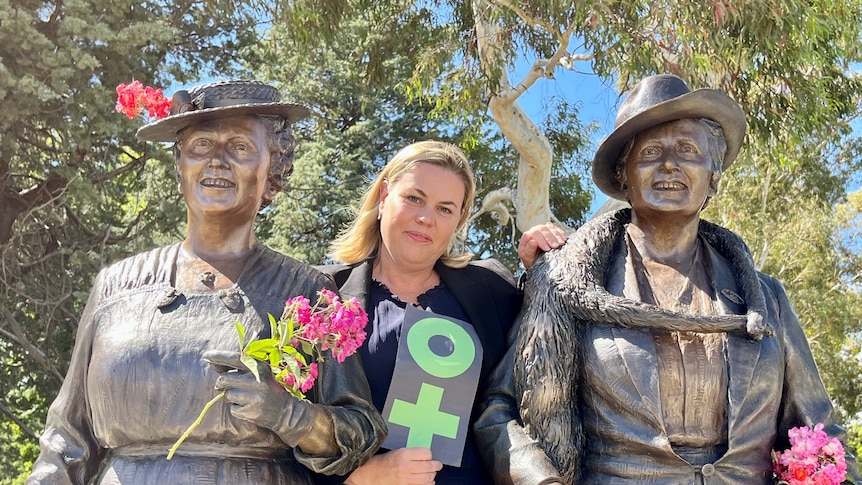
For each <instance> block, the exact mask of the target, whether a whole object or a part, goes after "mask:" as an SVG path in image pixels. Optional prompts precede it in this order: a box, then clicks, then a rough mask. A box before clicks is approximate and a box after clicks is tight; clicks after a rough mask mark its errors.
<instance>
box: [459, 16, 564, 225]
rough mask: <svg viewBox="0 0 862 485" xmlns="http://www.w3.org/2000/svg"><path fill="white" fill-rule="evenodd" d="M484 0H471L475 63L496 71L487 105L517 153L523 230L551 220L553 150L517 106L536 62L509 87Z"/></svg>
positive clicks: (496, 29) (517, 218) (518, 222)
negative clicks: (522, 79)
mask: <svg viewBox="0 0 862 485" xmlns="http://www.w3.org/2000/svg"><path fill="white" fill-rule="evenodd" d="M491 8H492V7H491V5H490V3H489V2H488V1H487V0H473V17H474V18H475V21H476V37H477V41H478V46H479V62H480V64H481V66H482V71H483V72H486V73H490V72H495V71H496V70H499V71H500V79H499V88H498V91H497V92H496V93H490V101H489V102H488V107H489V108H490V110H491V115H492V116H493V118H494V121H495V122H496V123H497V125H498V126H499V127H500V131H501V132H502V133H503V136H505V137H506V139H507V140H509V142H510V143H511V144H512V146H513V147H514V148H515V150H517V152H518V154H519V155H520V161H519V163H518V187H517V189H516V190H515V191H514V200H512V203H513V204H514V206H515V212H516V214H515V221H516V225H517V227H518V229H520V230H521V231H525V230H527V229H529V228H530V227H532V226H534V225H536V224H544V223H546V222H550V221H551V220H553V219H555V218H554V217H553V214H551V209H550V195H549V194H550V184H551V164H552V163H553V161H554V156H553V155H554V152H553V149H552V147H551V142H550V141H549V140H548V138H547V137H546V136H545V135H544V134H543V133H542V131H541V130H539V128H538V126H536V124H535V123H533V121H532V120H530V118H528V117H527V115H526V114H525V113H524V110H522V109H521V107H520V106H519V105H518V102H517V98H518V96H520V94H521V93H523V92H524V91H525V90H526V89H527V88H528V87H529V85H530V84H532V83H533V82H535V80H536V79H538V78H539V77H542V76H543V75H544V73H543V69H542V67H541V66H540V65H539V64H538V63H537V65H535V66H534V67H533V70H534V71H537V72H531V73H530V74H528V76H527V79H525V82H523V83H521V84H519V88H520V89H518V90H515V89H512V86H511V85H510V84H509V77H508V75H507V74H506V68H505V64H506V63H505V62H504V60H503V59H502V58H501V53H500V50H499V48H498V47H497V45H498V43H497V38H498V36H499V35H500V29H499V26H498V25H497V24H496V23H494V22H493V21H490V20H489V19H488V18H487V13H488V12H489V10H490V9H491Z"/></svg>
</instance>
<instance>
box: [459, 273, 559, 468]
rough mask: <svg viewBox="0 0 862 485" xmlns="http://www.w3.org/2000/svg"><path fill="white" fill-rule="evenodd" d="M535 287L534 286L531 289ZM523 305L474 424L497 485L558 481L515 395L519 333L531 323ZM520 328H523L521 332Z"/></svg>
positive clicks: (483, 396) (526, 308)
mask: <svg viewBox="0 0 862 485" xmlns="http://www.w3.org/2000/svg"><path fill="white" fill-rule="evenodd" d="M531 288H535V286H531ZM536 308H537V307H535V306H534V307H532V309H531V308H530V307H529V306H528V305H526V304H525V305H524V307H523V308H522V309H521V313H520V314H519V315H518V318H517V319H516V321H515V325H513V327H512V329H511V330H510V332H509V336H508V351H507V352H506V354H505V355H504V356H503V359H502V360H501V361H500V363H499V364H497V367H496V368H495V369H494V371H493V372H492V373H491V375H490V376H489V377H488V382H487V385H486V388H485V390H484V392H483V393H482V395H481V396H480V399H481V400H480V402H479V409H478V411H479V417H478V419H477V420H476V422H475V423H474V424H473V432H474V436H475V438H476V445H477V448H478V449H479V453H480V454H481V455H482V459H483V460H484V462H485V465H486V467H487V468H488V469H489V470H490V471H491V473H492V476H493V478H494V483H496V484H498V485H499V484H505V485H508V484H514V485H537V484H549V483H556V482H561V481H562V480H561V478H560V474H559V472H558V471H557V470H556V468H555V467H554V465H553V464H552V463H551V460H550V459H549V458H548V457H547V455H546V454H545V452H544V451H543V449H542V447H541V446H540V445H539V443H538V442H537V441H536V440H534V439H533V438H531V437H530V436H529V435H528V434H527V432H526V430H525V429H524V427H523V423H522V421H521V419H520V415H519V412H518V399H517V398H516V393H515V382H514V361H515V352H516V348H517V340H518V333H519V331H524V330H528V327H529V326H530V325H532V324H533V323H534V321H533V320H532V319H531V318H530V316H531V314H532V313H531V311H533V312H535V311H536ZM522 327H524V329H523V330H522Z"/></svg>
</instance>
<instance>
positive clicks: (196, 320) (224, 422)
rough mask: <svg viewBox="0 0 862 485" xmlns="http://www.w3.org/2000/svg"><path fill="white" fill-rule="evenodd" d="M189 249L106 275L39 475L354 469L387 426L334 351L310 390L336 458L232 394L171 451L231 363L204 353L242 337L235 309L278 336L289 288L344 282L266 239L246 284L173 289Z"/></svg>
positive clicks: (278, 473)
mask: <svg viewBox="0 0 862 485" xmlns="http://www.w3.org/2000/svg"><path fill="white" fill-rule="evenodd" d="M179 257H181V256H180V245H179V244H176V245H173V246H168V247H164V248H158V249H155V250H152V251H149V252H146V253H143V254H139V255H137V256H133V257H131V258H128V259H126V260H124V261H121V262H119V263H116V264H114V265H112V266H110V267H108V268H107V269H105V270H103V271H102V272H100V273H99V275H98V277H97V278H96V281H95V284H94V286H93V290H92V292H91V294H90V299H89V301H88V303H87V306H86V308H85V309H84V312H83V315H82V317H81V321H80V324H79V329H78V335H77V340H76V345H75V350H74V354H73V356H72V362H71V364H70V367H69V370H68V373H67V376H66V379H65V381H64V383H63V386H62V388H61V390H60V393H59V395H58V396H57V398H56V400H55V401H54V402H53V404H52V405H51V407H50V410H49V412H48V419H47V424H46V429H45V432H44V433H43V435H42V438H41V440H40V442H41V454H40V456H39V459H38V460H37V461H36V463H35V465H34V467H33V472H32V475H31V476H30V478H29V479H28V483H74V484H85V483H91V482H92V481H94V480H95V483H98V484H118V483H123V484H145V483H146V484H165V485H167V484H179V483H189V484H192V483H198V484H288V483H290V484H306V483H311V471H310V470H309V469H312V470H315V471H318V472H323V473H347V472H349V471H351V470H353V469H354V468H355V467H357V466H358V465H359V464H360V463H361V462H363V461H364V460H365V459H366V458H367V457H368V456H370V454H371V453H373V452H374V451H375V450H376V449H377V447H378V446H379V443H380V440H381V439H382V435H383V433H384V431H383V430H384V425H383V423H382V420H381V418H380V417H379V415H378V414H377V412H376V411H375V410H374V408H373V406H371V405H370V403H369V401H370V397H369V391H368V385H367V383H366V381H365V379H364V375H363V372H362V369H361V366H360V363H359V360H358V358H356V357H351V358H348V359H347V361H345V362H344V364H340V365H339V364H337V363H336V362H335V361H334V359H330V358H327V360H326V362H324V363H321V364H320V374H319V378H318V381H317V382H316V383H315V386H314V388H313V389H312V390H311V391H310V392H309V393H308V397H307V398H308V399H309V400H311V401H312V402H316V403H321V404H327V405H331V407H330V411H331V415H332V416H333V420H334V424H335V439H336V442H337V444H338V447H339V449H340V453H339V454H338V455H337V456H321V457H317V456H307V455H305V454H303V453H302V452H301V451H300V450H299V449H291V448H290V447H289V446H288V445H286V444H285V443H284V442H282V441H281V440H280V439H279V438H278V436H277V435H276V434H274V433H273V432H272V431H270V430H268V429H265V428H261V427H258V426H256V425H255V424H253V423H251V422H248V421H244V420H241V419H237V418H234V417H233V416H231V415H230V412H229V409H228V405H227V404H225V401H221V402H218V403H217V404H216V405H215V406H213V407H212V408H211V409H210V410H209V412H208V413H207V415H206V417H205V418H204V420H203V422H202V423H201V424H200V426H198V427H197V429H196V430H195V431H194V432H193V433H192V434H191V436H189V438H188V439H186V441H185V442H184V443H183V444H182V445H181V446H180V448H179V450H178V451H177V453H176V455H174V457H173V459H172V460H170V461H169V460H167V459H166V456H167V452H168V449H169V448H170V447H171V446H172V445H173V443H174V442H175V441H176V439H177V438H178V437H179V436H180V435H181V434H182V433H183V432H184V431H185V430H186V428H187V427H188V426H189V425H190V424H191V423H192V422H193V421H194V420H195V419H196V418H197V417H198V415H199V413H200V412H201V410H202V409H203V407H204V405H205V404H206V403H207V401H209V400H210V399H212V398H213V397H214V396H215V395H216V392H215V390H214V386H215V381H216V378H217V377H218V374H217V373H216V372H215V371H214V370H213V369H211V368H210V366H209V365H208V364H207V363H206V362H203V361H202V360H201V355H202V354H203V353H204V351H206V350H210V349H222V350H225V349H227V350H230V349H238V340H237V335H236V329H235V326H234V322H235V321H239V322H241V323H242V324H243V325H244V326H245V328H246V330H247V332H248V334H249V335H250V334H252V333H253V332H259V333H260V335H261V336H266V335H268V333H269V323H268V320H267V314H272V315H275V316H276V317H277V316H280V315H281V312H282V310H283V306H284V303H285V301H286V300H287V299H288V298H290V297H293V296H296V295H300V294H301V295H305V296H306V297H308V298H309V299H311V300H312V301H315V299H316V292H317V291H318V290H320V289H321V288H323V287H324V286H328V287H330V288H332V285H331V284H330V283H328V280H327V279H326V278H325V277H324V276H323V275H322V274H320V273H319V272H317V271H315V270H313V269H311V268H310V267H308V266H306V265H304V264H301V263H299V262H297V261H294V260H292V259H290V258H288V257H285V256H283V255H281V254H279V253H276V252H274V251H272V250H270V249H268V248H266V247H263V246H259V247H258V248H257V249H256V250H255V253H254V254H253V255H252V256H251V259H250V260H249V262H248V263H247V266H246V269H245V270H244V271H243V273H242V275H241V276H240V278H239V280H238V283H237V284H236V285H235V286H234V287H233V288H231V289H228V290H221V291H218V292H213V291H202V292H200V293H196V294H180V293H178V292H177V290H176V289H174V287H173V282H174V281H175V273H176V268H177V259H178V258H179ZM327 356H329V354H328V353H327Z"/></svg>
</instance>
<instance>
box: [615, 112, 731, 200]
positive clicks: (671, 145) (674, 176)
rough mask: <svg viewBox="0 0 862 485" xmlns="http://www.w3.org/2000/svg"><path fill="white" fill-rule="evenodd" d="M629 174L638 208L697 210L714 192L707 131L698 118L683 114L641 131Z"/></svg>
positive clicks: (628, 162) (631, 193) (630, 192)
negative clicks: (681, 118)
mask: <svg viewBox="0 0 862 485" xmlns="http://www.w3.org/2000/svg"><path fill="white" fill-rule="evenodd" d="M625 175H626V181H625V182H626V186H627V193H628V196H629V201H630V202H631V205H632V210H634V211H635V213H638V214H641V215H647V214H650V213H654V214H681V215H696V214H697V213H698V212H700V209H701V208H702V207H703V204H704V202H705V201H706V199H707V197H712V196H713V195H715V190H714V189H713V188H711V187H710V177H711V176H712V158H711V157H710V155H709V139H708V135H707V132H706V130H705V129H704V128H703V126H701V125H700V123H698V122H697V121H696V120H693V119H684V120H676V121H671V122H668V123H665V124H662V125H659V126H656V127H653V128H650V129H648V130H645V131H643V132H641V133H639V134H638V135H637V137H636V138H635V141H634V146H633V147H632V150H631V152H630V154H629V157H628V159H627V160H626V170H625Z"/></svg>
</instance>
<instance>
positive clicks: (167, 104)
mask: <svg viewBox="0 0 862 485" xmlns="http://www.w3.org/2000/svg"><path fill="white" fill-rule="evenodd" d="M115 109H116V110H117V112H118V113H123V114H124V115H126V116H128V117H129V119H132V118H134V117H136V116H138V115H140V114H142V113H143V111H144V110H146V112H147V116H148V117H149V118H150V119H153V120H157V119H159V118H164V117H166V116H168V114H169V113H170V111H171V100H170V99H169V98H166V97H165V96H164V95H163V94H162V90H161V89H155V88H152V87H150V86H146V87H144V85H142V84H141V82H140V81H138V80H133V81H132V83H131V84H124V83H120V85H119V86H117V105H116V107H115Z"/></svg>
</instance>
